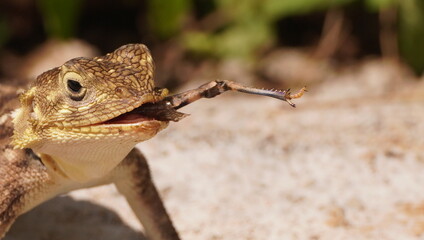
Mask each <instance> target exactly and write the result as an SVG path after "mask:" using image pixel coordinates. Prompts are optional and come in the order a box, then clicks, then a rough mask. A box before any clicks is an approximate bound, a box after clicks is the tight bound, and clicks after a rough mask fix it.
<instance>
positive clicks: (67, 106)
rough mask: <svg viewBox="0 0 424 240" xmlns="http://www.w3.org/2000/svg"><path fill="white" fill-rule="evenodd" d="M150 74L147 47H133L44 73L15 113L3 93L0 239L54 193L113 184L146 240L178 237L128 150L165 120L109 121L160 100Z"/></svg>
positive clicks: (139, 161) (10, 95)
mask: <svg viewBox="0 0 424 240" xmlns="http://www.w3.org/2000/svg"><path fill="white" fill-rule="evenodd" d="M153 70H154V65H153V61H152V57H151V55H150V53H149V51H148V49H147V47H145V46H144V45H142V44H130V45H125V46H123V47H121V48H119V49H117V50H116V51H114V52H113V53H110V54H107V55H106V56H103V57H96V58H93V59H87V58H76V59H72V60H70V61H68V62H66V63H65V64H63V65H62V66H60V67H57V68H54V69H51V70H49V71H47V72H45V73H43V74H41V75H40V76H39V77H37V79H36V80H35V81H34V82H33V83H32V84H31V86H30V88H29V89H28V90H27V91H25V92H24V93H23V94H22V95H21V96H20V108H19V109H18V110H15V111H14V109H15V108H18V107H19V104H18V102H17V101H16V100H14V99H16V98H17V94H16V93H15V92H13V91H7V92H5V91H3V90H2V92H1V95H0V96H1V98H0V106H1V108H0V176H1V178H0V238H2V237H3V236H4V235H5V233H6V232H7V230H8V229H9V228H10V226H11V224H12V223H13V222H14V221H15V219H16V218H17V217H18V216H19V215H21V214H22V213H24V212H26V211H28V210H30V209H32V208H33V207H35V206H37V205H38V204H40V203H42V202H44V201H46V200H48V199H50V198H52V197H54V196H56V195H58V194H61V193H65V192H68V191H71V190H74V189H79V188H85V187H90V186H96V185H100V184H106V183H115V184H116V186H117V188H118V190H119V191H120V192H121V193H122V194H124V195H125V197H126V198H127V200H128V202H129V204H130V205H131V207H132V208H133V210H134V212H135V213H136V215H137V217H138V218H139V220H140V221H141V223H142V224H143V226H144V228H145V229H146V235H147V237H148V238H150V239H179V237H178V234H177V232H176V231H175V229H174V227H173V225H172V223H171V220H170V219H169V217H168V214H167V213H166V211H165V209H164V207H163V204H162V201H161V199H160V197H159V195H158V193H157V191H156V189H155V186H154V185H153V183H152V180H151V178H150V173H149V169H148V166H147V163H146V160H145V158H144V157H143V156H142V155H141V153H139V152H138V151H137V150H135V149H133V148H134V146H135V144H136V143H138V142H141V141H145V140H147V139H149V138H151V137H153V136H154V135H156V133H157V132H159V131H160V130H162V129H164V128H165V127H166V126H167V124H168V122H167V121H159V120H155V119H152V118H147V119H143V118H139V119H137V118H136V119H134V118H131V117H126V119H125V121H122V119H121V120H120V121H114V120H111V119H115V118H116V117H118V116H119V115H121V114H124V113H127V112H130V111H131V110H133V109H135V108H137V107H139V106H140V105H142V104H143V103H147V102H156V101H160V100H162V99H163V98H164V97H165V95H166V93H167V91H166V90H157V89H155V87H154V81H153ZM0 89H1V88H0ZM12 111H14V112H12ZM11 139H13V140H12V141H11Z"/></svg>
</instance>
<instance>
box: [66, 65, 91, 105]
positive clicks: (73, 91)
mask: <svg viewBox="0 0 424 240" xmlns="http://www.w3.org/2000/svg"><path fill="white" fill-rule="evenodd" d="M63 81H64V86H65V89H66V92H67V94H68V96H69V97H70V98H71V99H72V100H74V101H81V100H82V99H84V97H85V94H86V93H87V88H85V87H84V86H83V85H82V84H81V76H80V75H79V74H77V73H75V72H67V73H65V75H64V76H63Z"/></svg>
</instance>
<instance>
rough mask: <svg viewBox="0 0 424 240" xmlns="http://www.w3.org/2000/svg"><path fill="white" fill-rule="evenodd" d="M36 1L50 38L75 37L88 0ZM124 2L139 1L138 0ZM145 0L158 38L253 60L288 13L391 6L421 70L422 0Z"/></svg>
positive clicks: (404, 48)
mask: <svg viewBox="0 0 424 240" xmlns="http://www.w3.org/2000/svg"><path fill="white" fill-rule="evenodd" d="M36 1H37V4H38V7H39V10H40V12H41V14H42V17H43V21H44V28H45V31H46V34H47V35H48V36H49V37H53V38H59V39H67V38H70V37H73V36H75V34H76V33H77V31H76V28H77V26H78V20H79V15H80V13H81V11H82V10H83V9H84V3H86V2H88V1H87V0H86V1H84V0H61V1H57V0H36ZM128 1H131V2H132V3H134V5H137V4H138V2H137V1H136V0H128ZM145 3H146V4H145V6H144V7H143V8H140V10H139V11H140V13H142V14H144V15H145V16H144V18H142V19H144V20H145V22H143V23H142V24H143V25H146V26H148V27H147V28H145V29H148V30H149V31H150V34H151V36H153V39H155V40H156V41H159V42H161V41H167V40H168V39H173V40H179V42H180V43H181V44H182V46H183V47H185V48H186V49H187V50H188V51H190V52H192V53H194V54H196V55H204V56H207V57H216V58H242V59H255V57H256V56H258V55H257V53H258V52H260V51H261V50H264V49H268V48H270V47H273V46H275V44H276V40H278V39H277V38H278V37H281V36H277V27H278V25H277V23H278V22H279V21H281V20H282V19H285V18H287V17H291V16H304V15H307V14H310V13H315V12H325V11H327V10H331V9H339V10H341V11H345V10H346V11H348V10H349V9H350V8H351V6H352V4H356V6H357V5H360V6H363V9H364V10H365V11H369V12H373V13H380V12H383V11H386V10H387V9H392V11H393V10H394V11H397V13H398V14H397V21H398V22H397V26H396V27H397V30H396V34H397V37H398V45H399V55H400V56H401V57H402V58H403V59H404V61H405V62H407V63H408V64H409V65H410V66H411V68H412V69H414V71H415V72H416V73H417V74H422V73H423V71H424V44H423V43H424V1H423V0H243V1H239V0H172V1H168V0H147V1H146V2H145ZM142 10H143V11H142ZM140 19H141V18H140ZM140 19H138V20H137V21H139V20H140ZM299 27H302V26H299ZM364 27H367V26H364ZM10 30H11V29H10V27H9V26H8V25H7V21H5V20H4V19H3V18H1V16H0V46H1V45H2V44H4V42H6V41H7V39H8V38H9V36H10V32H11V31H10ZM394 35H395V34H394Z"/></svg>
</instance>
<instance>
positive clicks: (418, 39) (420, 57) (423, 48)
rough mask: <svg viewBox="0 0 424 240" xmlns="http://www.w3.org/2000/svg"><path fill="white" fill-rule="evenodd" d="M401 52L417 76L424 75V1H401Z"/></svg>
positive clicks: (399, 29) (399, 30)
mask: <svg viewBox="0 0 424 240" xmlns="http://www.w3.org/2000/svg"><path fill="white" fill-rule="evenodd" d="M398 35H399V50H400V53H401V56H402V57H403V59H404V60H405V61H406V62H407V63H408V64H409V65H410V66H411V67H412V68H413V69H414V71H415V73H416V74H419V75H421V74H423V73H424V1H423V0H402V1H399V27H398Z"/></svg>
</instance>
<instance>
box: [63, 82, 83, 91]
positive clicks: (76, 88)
mask: <svg viewBox="0 0 424 240" xmlns="http://www.w3.org/2000/svg"><path fill="white" fill-rule="evenodd" d="M67 85H68V89H69V90H70V91H72V92H74V93H79V92H80V91H81V89H82V86H81V84H80V83H79V82H77V81H75V80H71V79H68V81H67Z"/></svg>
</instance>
